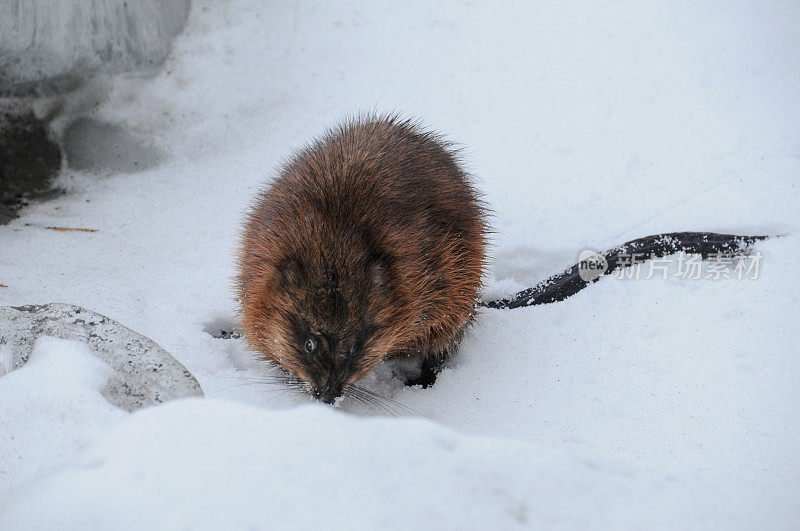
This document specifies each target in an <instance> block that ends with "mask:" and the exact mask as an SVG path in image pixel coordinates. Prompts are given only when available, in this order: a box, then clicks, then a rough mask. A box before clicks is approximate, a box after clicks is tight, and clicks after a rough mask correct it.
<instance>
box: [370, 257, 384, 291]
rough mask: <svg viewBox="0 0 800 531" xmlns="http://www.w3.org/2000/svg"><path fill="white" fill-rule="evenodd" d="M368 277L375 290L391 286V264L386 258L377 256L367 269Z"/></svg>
mask: <svg viewBox="0 0 800 531" xmlns="http://www.w3.org/2000/svg"><path fill="white" fill-rule="evenodd" d="M367 276H368V277H369V279H370V284H371V285H372V287H373V288H382V287H385V286H386V285H388V284H389V264H388V262H387V260H386V258H385V257H383V256H375V257H374V258H373V259H372V260H371V261H370V263H369V266H368V267H367Z"/></svg>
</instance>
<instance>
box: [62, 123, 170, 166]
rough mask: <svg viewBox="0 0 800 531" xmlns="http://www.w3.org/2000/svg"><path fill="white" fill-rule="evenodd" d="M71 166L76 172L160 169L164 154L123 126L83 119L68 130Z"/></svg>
mask: <svg viewBox="0 0 800 531" xmlns="http://www.w3.org/2000/svg"><path fill="white" fill-rule="evenodd" d="M62 142H63V145H64V154H65V155H66V157H67V165H68V166H69V167H70V168H73V169H76V170H111V171H114V172H120V173H133V172H137V171H142V170H146V169H148V168H152V167H153V166H157V165H158V164H159V163H161V161H162V160H164V154H163V153H162V152H161V151H160V150H158V149H156V148H154V147H151V146H148V145H146V144H144V143H143V142H141V141H139V140H138V139H136V138H135V137H133V136H132V135H131V134H130V133H129V132H128V131H126V130H125V129H124V128H122V127H120V126H119V125H115V124H110V123H105V122H98V121H95V120H91V119H88V118H79V119H77V120H75V121H73V122H72V123H70V124H69V125H68V126H67V128H66V129H65V130H64V136H63V139H62Z"/></svg>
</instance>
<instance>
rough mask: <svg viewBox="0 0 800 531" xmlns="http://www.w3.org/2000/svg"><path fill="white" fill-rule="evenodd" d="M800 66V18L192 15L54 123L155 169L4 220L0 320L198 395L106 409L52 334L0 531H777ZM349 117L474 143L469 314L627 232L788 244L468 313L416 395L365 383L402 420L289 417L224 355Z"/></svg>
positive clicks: (6, 414) (799, 249)
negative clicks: (149, 368)
mask: <svg viewBox="0 0 800 531" xmlns="http://www.w3.org/2000/svg"><path fill="white" fill-rule="evenodd" d="M798 50H800V8H798V7H797V5H796V3H792V2H768V3H763V2H752V1H750V2H744V1H743V2H704V3H697V2H655V3H647V4H642V3H640V2H633V1H630V2H625V1H623V2H615V3H613V4H611V5H603V6H598V5H597V4H595V3H592V2H570V3H564V2H549V1H548V2H539V3H529V2H519V3H516V2H503V3H502V5H492V4H489V3H486V4H483V3H474V4H473V3H445V2H436V3H428V2H414V3H410V4H409V3H390V2H377V3H368V2H364V3H335V4H334V3H323V2H320V3H294V4H275V3H264V2H259V1H255V0H240V1H231V2H212V1H195V2H193V3H192V7H191V11H190V14H189V19H188V22H187V26H186V29H185V31H184V33H183V34H181V35H180V36H178V37H177V38H176V40H175V41H174V43H173V47H172V51H171V55H170V56H169V58H168V59H167V61H166V62H165V64H164V67H163V69H162V71H161V72H160V73H159V74H158V75H157V76H155V77H150V78H145V77H133V76H130V75H125V76H123V75H120V76H117V77H114V78H110V79H106V80H104V81H100V82H97V83H94V84H92V85H91V87H90V88H88V89H87V90H86V91H84V92H83V93H81V94H78V95H76V96H75V97H74V98H73V99H71V100H68V101H66V102H65V104H64V107H63V108H64V109H65V112H67V111H68V112H69V113H71V114H70V116H69V118H67V117H64V116H62V117H60V118H58V119H57V120H56V121H55V122H54V127H55V128H56V130H57V131H63V130H66V129H67V128H68V126H69V123H68V122H69V121H70V120H76V119H82V120H93V121H96V122H97V123H99V124H113V125H114V127H119V128H123V129H124V130H125V131H127V132H128V133H129V134H130V135H131V136H132V137H135V138H137V139H139V140H140V141H142V142H145V143H147V144H149V145H151V146H152V147H153V148H154V149H156V150H158V151H159V152H161V153H164V154H165V156H164V157H163V161H162V162H161V163H160V164H159V165H156V166H152V165H151V164H144V165H142V166H141V167H147V169H145V170H143V171H139V172H128V173H125V172H121V171H115V170H104V171H96V172H91V171H88V170H87V171H75V170H66V171H65V172H64V173H63V175H62V176H61V178H60V179H61V184H62V186H64V187H65V188H66V189H68V190H69V192H70V193H69V194H68V195H66V196H63V197H59V198H57V199H54V200H52V201H49V202H45V203H41V204H37V205H34V206H32V207H30V208H28V209H27V210H26V211H25V212H24V214H23V216H22V217H21V218H20V219H18V220H16V221H14V222H12V223H11V224H10V225H7V226H2V227H0V249H2V250H3V252H2V253H1V254H0V284H3V285H5V286H7V287H0V304H2V305H23V304H43V303H48V302H54V301H59V302H68V303H72V304H78V305H81V306H85V307H87V308H90V309H92V310H94V311H97V312H99V313H102V314H104V315H108V316H110V317H112V318H113V319H116V320H118V321H120V322H121V323H123V324H124V325H126V326H128V327H130V328H132V329H133V330H136V331H137V332H140V333H142V334H145V335H147V336H148V337H150V338H152V339H153V340H154V341H156V342H157V343H159V344H160V345H162V346H163V347H164V348H165V349H166V350H168V351H169V352H170V353H171V354H173V355H174V356H175V357H176V358H177V359H178V360H179V361H180V362H181V363H183V364H184V365H185V366H186V367H187V368H188V369H189V370H190V371H191V372H192V373H193V374H194V375H195V376H196V377H197V379H198V381H199V382H200V384H201V385H202V386H203V390H204V392H205V394H206V396H207V397H209V399H207V400H187V401H181V402H176V403H172V404H167V405H164V406H160V407H157V408H150V409H146V410H142V411H139V412H137V413H135V414H132V415H131V414H127V413H124V412H122V411H120V410H116V409H114V408H113V407H112V406H110V405H109V404H108V403H107V402H106V401H105V400H104V399H103V398H102V395H101V394H100V391H99V390H100V389H102V387H103V385H104V381H105V379H106V378H107V377H108V368H107V367H106V366H104V365H103V364H102V363H100V362H99V361H98V360H97V359H96V358H94V357H93V356H92V355H91V353H90V352H88V350H87V349H85V348H83V347H82V346H81V345H79V344H74V343H69V342H64V341H63V340H56V339H53V338H43V339H41V340H40V342H39V343H38V344H37V346H36V350H35V352H34V355H33V357H32V359H31V361H30V362H29V363H28V364H27V365H26V366H24V367H22V368H21V369H18V370H16V371H13V372H11V373H9V374H6V375H5V376H0V404H2V407H0V456H2V459H0V528H3V529H35V528H51V527H54V526H58V527H67V528H83V529H97V528H142V527H162V528H193V527H206V528H220V527H235V528H248V527H252V528H269V527H275V528H290V527H303V528H311V527H317V528H328V527H336V524H340V525H345V524H349V525H351V526H352V527H355V528H363V529H372V528H375V527H378V528H392V527H409V526H414V527H420V526H422V527H423V528H427V527H429V526H430V527H442V528H459V529H464V528H472V527H475V528H481V527H482V528H514V527H518V526H526V525H527V526H532V527H543V526H546V527H566V528H586V527H614V528H617V527H628V528H650V527H669V528H674V527H678V528H683V527H703V528H726V529H727V528H731V527H739V528H785V529H791V528H797V527H798V526H800V458H798V456H800V392H798V391H800V356H799V355H798V351H800V348H799V347H800V330H798V326H797V322H798V320H799V319H800V282H798V280H799V279H798V273H797V271H798V267H797V264H798V263H800V240H798V237H797V234H798V232H800V217H799V216H798V212H800V189H798V186H799V183H800V121H798V120H797V116H800V91H798V90H797V87H798V86H800V53H799V52H798ZM364 110H367V111H369V110H377V111H399V112H401V113H403V114H404V115H406V116H410V117H417V118H420V119H422V121H423V123H424V124H425V125H426V126H429V127H431V128H435V129H437V130H439V131H442V132H444V133H446V135H447V137H448V138H449V139H451V140H453V141H456V142H458V143H459V144H461V145H462V146H463V151H462V156H463V158H464V163H465V165H466V167H467V169H468V170H469V171H470V173H471V174H473V175H474V177H475V183H476V186H477V187H478V188H479V189H480V190H481V191H482V193H483V194H484V198H485V200H486V202H487V203H488V204H489V205H490V206H491V208H492V210H493V217H492V219H491V222H492V226H493V228H494V229H495V231H496V232H495V233H494V234H493V235H492V249H491V255H492V267H491V269H490V271H489V272H488V273H487V277H486V290H485V294H486V296H487V297H499V296H507V295H510V294H512V293H513V292H514V291H516V290H519V289H523V288H525V287H528V286H530V285H532V284H534V283H536V282H538V281H540V280H542V279H543V278H546V277H547V276H549V275H551V274H553V273H556V272H558V271H560V270H562V269H563V268H565V267H567V266H570V265H572V264H573V263H575V262H576V261H577V258H578V255H579V254H580V252H581V251H582V250H585V249H593V250H604V249H606V248H609V247H612V246H614V245H617V244H619V243H621V242H624V241H627V240H631V239H634V238H638V237H641V236H645V235H648V234H654V233H659V232H670V231H681V230H697V231H716V232H730V233H739V234H770V235H778V234H779V235H781V237H780V238H772V239H770V240H768V241H766V242H764V243H759V244H757V245H756V247H755V251H756V252H757V253H758V255H759V262H758V265H759V268H758V271H757V275H755V276H756V277H757V278H750V277H748V278H744V279H741V280H739V279H736V278H714V276H715V275H713V272H712V271H710V266H706V267H705V268H704V269H703V270H702V271H701V278H699V279H692V278H686V277H685V275H681V274H680V264H677V263H671V264H670V265H669V268H668V269H667V270H666V274H664V275H662V274H660V273H659V274H655V275H648V274H647V270H646V268H643V269H642V270H641V271H640V275H639V278H612V277H609V278H603V279H601V280H600V281H599V282H598V283H596V284H593V285H592V286H590V287H588V288H587V289H585V290H583V291H581V292H580V293H578V294H577V295H575V296H574V297H572V298H570V299H568V300H566V301H563V302H559V303H554V304H549V305H543V306H537V307H531V308H525V309H518V310H512V311H503V310H482V311H481V312H480V314H479V315H478V318H477V321H476V323H475V325H474V326H473V327H472V329H471V331H470V333H469V334H468V335H467V337H466V339H465V341H464V343H463V346H462V348H461V350H460V352H459V354H458V355H457V356H455V357H454V358H453V359H452V360H451V362H450V363H449V365H448V367H446V368H445V369H444V371H443V372H442V373H441V375H440V376H439V378H438V380H437V382H436V384H435V385H434V386H433V387H431V388H429V389H421V388H418V387H417V388H406V387H403V386H402V385H401V383H400V382H399V381H397V380H396V379H395V378H393V377H392V374H391V371H390V370H389V369H388V368H387V367H381V368H379V369H378V370H377V371H376V372H375V373H374V374H371V375H369V376H368V377H367V379H366V381H365V382H364V385H366V386H368V387H369V388H370V389H372V390H373V391H375V392H377V393H380V394H382V395H385V396H387V397H389V398H391V399H392V400H394V401H396V402H398V403H399V404H402V407H400V406H397V405H395V404H392V403H390V402H387V403H385V404H383V406H378V405H375V406H367V405H364V404H358V403H355V402H354V401H352V400H348V399H345V400H344V401H343V402H342V404H341V408H340V409H339V410H335V409H332V408H326V407H322V406H319V405H313V406H309V405H308V402H309V400H308V399H307V398H306V397H304V396H302V395H300V394H297V393H295V392H293V391H288V390H286V389H285V388H282V387H281V386H280V385H277V384H274V383H272V382H270V381H269V380H270V377H271V376H273V375H274V374H275V373H274V372H272V370H271V369H270V368H269V367H266V366H264V364H262V363H259V362H256V361H253V356H252V353H251V352H250V351H249V350H248V349H247V346H246V345H245V343H244V341H243V340H242V339H238V338H234V339H220V338H216V337H213V335H212V333H213V332H214V331H215V330H219V329H226V328H227V329H230V327H231V326H232V325H235V320H236V303H235V301H234V299H233V290H232V277H233V275H234V263H235V261H234V257H235V253H236V248H237V230H238V228H239V227H240V224H241V221H242V219H243V215H244V212H245V211H246V208H247V207H248V205H249V204H250V202H251V201H252V200H253V197H254V195H255V193H256V192H257V190H259V189H260V188H261V187H262V186H263V185H264V183H266V182H268V181H269V179H271V178H272V177H273V176H274V175H275V172H276V170H277V168H278V167H279V164H280V163H281V161H283V160H284V159H285V158H286V157H287V156H288V155H289V154H290V153H291V152H292V150H295V149H298V148H300V147H301V146H302V145H304V144H305V143H306V142H308V141H309V140H310V139H312V138H313V137H315V136H317V135H319V134H320V133H321V132H323V131H324V130H325V129H326V128H327V127H330V126H332V125H333V124H335V123H336V122H337V121H339V120H340V119H342V118H343V117H346V116H348V115H352V114H354V113H358V112H359V111H364ZM99 130H102V128H100V129H99ZM52 226H59V227H79V228H90V229H97V232H75V231H72V232H60V231H52V230H48V229H47V228H46V227H52ZM676 260H677V259H676ZM648 276H652V277H653V278H649V279H648V278H646V277H648ZM215 335H220V334H215ZM8 355H9V354H8V353H6V352H4V350H3V345H2V344H0V374H2V372H5V371H4V370H3V369H2V367H4V364H3V360H4V359H6V358H7V357H8ZM409 409H410V410H412V411H408V410H409Z"/></svg>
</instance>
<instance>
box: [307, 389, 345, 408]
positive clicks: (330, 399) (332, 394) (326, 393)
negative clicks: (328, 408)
mask: <svg viewBox="0 0 800 531" xmlns="http://www.w3.org/2000/svg"><path fill="white" fill-rule="evenodd" d="M312 394H313V396H314V398H316V399H317V400H319V401H320V402H324V403H326V404H333V403H334V402H336V399H337V398H339V397H340V396H342V388H341V386H338V387H332V386H327V385H326V386H325V387H322V388H317V389H314V392H313V393H312Z"/></svg>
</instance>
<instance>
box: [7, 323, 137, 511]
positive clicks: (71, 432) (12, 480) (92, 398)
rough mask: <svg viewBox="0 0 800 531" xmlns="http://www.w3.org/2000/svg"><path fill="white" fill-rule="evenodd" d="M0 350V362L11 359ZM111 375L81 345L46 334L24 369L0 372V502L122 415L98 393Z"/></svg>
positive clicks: (64, 459) (67, 459) (74, 452)
mask: <svg viewBox="0 0 800 531" xmlns="http://www.w3.org/2000/svg"><path fill="white" fill-rule="evenodd" d="M4 348H5V345H3V344H0V361H1V360H3V359H4V356H8V357H9V358H10V353H9V352H7V351H5V350H4ZM4 352H5V355H4ZM5 368H6V369H10V364H8V365H6V366H5ZM112 373H113V370H112V369H111V367H109V366H108V365H106V364H105V363H103V362H102V361H100V360H99V359H98V358H97V357H95V356H94V355H93V354H92V353H91V352H90V351H89V350H88V348H87V346H86V345H84V344H83V343H79V342H77V341H68V340H65V339H58V338H54V337H47V336H44V337H41V338H39V339H38V340H37V341H36V346H35V347H34V349H33V352H32V353H31V357H30V359H29V360H28V363H27V364H25V366H23V367H22V368H20V369H17V370H15V371H13V372H10V373H8V374H5V375H4V376H3V374H4V372H3V369H0V456H2V458H1V459H0V500H4V499H7V498H8V496H9V494H10V493H11V492H12V491H13V490H14V489H15V488H17V487H19V486H20V485H23V484H24V483H26V482H28V481H30V480H32V479H34V478H36V477H37V476H38V475H39V474H40V473H42V472H50V471H52V470H53V469H54V468H57V467H60V466H62V465H64V464H66V463H68V462H70V461H71V460H72V459H74V457H75V456H76V455H78V454H79V452H80V451H81V450H82V449H83V448H84V447H85V446H86V444H87V443H88V442H89V441H91V440H93V439H94V438H95V437H97V436H98V435H99V434H101V433H102V432H103V431H105V430H107V429H108V427H109V426H111V425H113V424H114V423H116V422H117V421H119V420H120V419H122V418H124V417H125V416H126V414H125V413H124V412H123V411H121V410H119V409H117V408H115V407H114V406H112V405H111V404H109V403H108V401H106V399H105V398H103V395H102V394H101V391H102V390H103V388H104V387H105V385H106V382H107V381H108V378H109V377H110V376H111V375H112ZM0 527H2V526H0Z"/></svg>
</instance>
